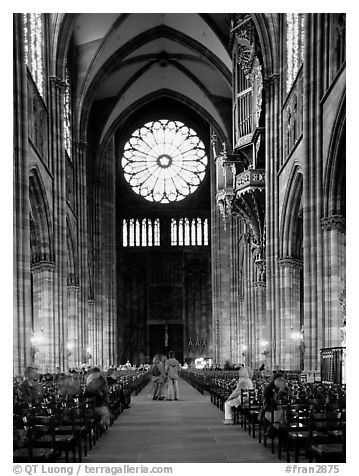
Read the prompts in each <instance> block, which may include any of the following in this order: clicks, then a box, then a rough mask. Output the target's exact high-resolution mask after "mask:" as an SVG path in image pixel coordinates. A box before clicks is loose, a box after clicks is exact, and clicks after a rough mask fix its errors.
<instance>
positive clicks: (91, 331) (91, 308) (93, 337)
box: [82, 299, 102, 366]
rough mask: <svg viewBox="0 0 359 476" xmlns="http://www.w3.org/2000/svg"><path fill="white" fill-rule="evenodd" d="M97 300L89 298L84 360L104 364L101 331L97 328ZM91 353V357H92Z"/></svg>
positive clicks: (83, 350)
mask: <svg viewBox="0 0 359 476" xmlns="http://www.w3.org/2000/svg"><path fill="white" fill-rule="evenodd" d="M95 312H96V310H95V300H93V299H89V300H88V316H87V332H88V334H87V339H88V340H87V342H86V343H85V345H84V347H83V348H82V360H83V361H86V362H87V363H89V364H91V365H99V366H101V365H102V359H101V347H102V342H101V340H100V339H99V331H98V328H97V320H96V318H95ZM90 355H91V357H90Z"/></svg>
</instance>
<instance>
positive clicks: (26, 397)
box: [17, 366, 44, 405]
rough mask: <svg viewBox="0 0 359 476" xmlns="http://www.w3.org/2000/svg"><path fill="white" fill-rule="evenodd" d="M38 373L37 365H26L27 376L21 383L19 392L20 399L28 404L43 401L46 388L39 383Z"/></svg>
mask: <svg viewBox="0 0 359 476" xmlns="http://www.w3.org/2000/svg"><path fill="white" fill-rule="evenodd" d="M37 380H38V373H37V368H36V367H32V366H29V367H26V369H25V378H24V380H23V381H22V382H21V383H20V385H19V387H18V390H17V393H18V397H19V399H20V400H21V401H22V402H23V403H27V404H28V405H37V404H38V403H40V402H41V400H42V397H43V395H44V389H43V388H42V387H41V385H39V384H38V382H37Z"/></svg>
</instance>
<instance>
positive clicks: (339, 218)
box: [320, 215, 345, 233]
mask: <svg viewBox="0 0 359 476" xmlns="http://www.w3.org/2000/svg"><path fill="white" fill-rule="evenodd" d="M320 223H321V225H322V230H323V231H330V230H337V231H339V232H341V233H345V217H343V215H331V216H329V217H324V218H322V219H321V220H320Z"/></svg>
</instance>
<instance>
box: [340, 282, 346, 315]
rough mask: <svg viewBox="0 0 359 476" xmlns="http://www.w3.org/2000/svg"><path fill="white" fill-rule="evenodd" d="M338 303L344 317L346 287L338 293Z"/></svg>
mask: <svg viewBox="0 0 359 476" xmlns="http://www.w3.org/2000/svg"><path fill="white" fill-rule="evenodd" d="M339 304H340V307H341V308H342V311H343V318H344V320H345V318H346V288H344V289H343V291H342V292H341V293H340V294H339Z"/></svg>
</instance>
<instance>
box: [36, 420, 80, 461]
mask: <svg viewBox="0 0 359 476" xmlns="http://www.w3.org/2000/svg"><path fill="white" fill-rule="evenodd" d="M30 422H31V427H32V429H33V446H34V447H44V448H53V450H54V452H55V458H56V460H59V459H60V458H61V455H62V453H64V457H65V463H69V462H70V460H69V453H70V452H72V460H73V462H74V463H75V462H76V440H75V438H74V436H73V435H57V434H56V433H55V424H54V417H53V416H32V417H30Z"/></svg>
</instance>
